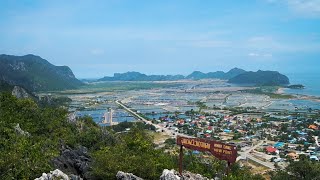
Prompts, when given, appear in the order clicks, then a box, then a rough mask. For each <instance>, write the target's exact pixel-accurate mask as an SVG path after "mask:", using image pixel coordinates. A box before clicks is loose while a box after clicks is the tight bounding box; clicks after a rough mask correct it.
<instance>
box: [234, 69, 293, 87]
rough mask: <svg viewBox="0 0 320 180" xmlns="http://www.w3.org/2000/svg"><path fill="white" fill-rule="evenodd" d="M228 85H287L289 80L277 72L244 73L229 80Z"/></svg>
mask: <svg viewBox="0 0 320 180" xmlns="http://www.w3.org/2000/svg"><path fill="white" fill-rule="evenodd" d="M228 82H229V83H235V84H253V85H288V84H289V83H290V82H289V78H288V77H287V76H285V75H283V74H280V73H279V72H277V71H261V70H259V71H257V72H251V71H250V72H246V73H243V74H240V75H238V76H235V77H234V78H231V79H229V81H228Z"/></svg>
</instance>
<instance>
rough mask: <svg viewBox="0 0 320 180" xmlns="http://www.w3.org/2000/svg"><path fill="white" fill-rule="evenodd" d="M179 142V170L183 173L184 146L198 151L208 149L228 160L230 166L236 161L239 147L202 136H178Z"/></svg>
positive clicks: (221, 158)
mask: <svg viewBox="0 0 320 180" xmlns="http://www.w3.org/2000/svg"><path fill="white" fill-rule="evenodd" d="M177 144H178V145H180V146H181V147H180V160H179V164H180V166H179V172H180V174H181V173H182V156H183V152H182V147H185V148H188V149H191V150H196V151H202V152H204V151H207V152H210V153H211V154H212V155H213V156H215V157H217V158H218V159H220V160H226V161H227V162H228V166H230V165H231V164H232V163H234V162H236V159H237V147H236V146H233V145H229V144H225V143H221V142H219V141H214V140H208V139H201V138H188V137H182V136H178V137H177Z"/></svg>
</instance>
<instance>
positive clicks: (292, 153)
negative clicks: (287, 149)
mask: <svg viewBox="0 0 320 180" xmlns="http://www.w3.org/2000/svg"><path fill="white" fill-rule="evenodd" d="M287 156H288V157H289V158H291V159H292V160H296V159H299V155H298V154H297V153H295V152H291V153H289V154H287Z"/></svg>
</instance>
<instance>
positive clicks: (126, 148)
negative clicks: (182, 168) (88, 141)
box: [93, 128, 176, 179]
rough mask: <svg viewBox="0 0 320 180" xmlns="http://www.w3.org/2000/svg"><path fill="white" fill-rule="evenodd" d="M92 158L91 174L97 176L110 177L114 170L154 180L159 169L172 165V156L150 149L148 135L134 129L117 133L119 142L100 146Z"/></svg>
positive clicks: (173, 164)
mask: <svg viewBox="0 0 320 180" xmlns="http://www.w3.org/2000/svg"><path fill="white" fill-rule="evenodd" d="M93 157H94V160H95V161H94V164H93V174H94V176H95V177H96V178H98V179H114V178H115V174H116V173H117V172H118V171H124V172H130V173H133V174H135V175H137V176H139V177H142V178H145V179H158V178H159V177H160V175H161V173H162V171H163V169H166V168H167V169H171V168H174V167H176V164H175V161H174V159H173V158H172V157H171V156H170V155H168V154H166V153H164V152H163V151H162V150H161V149H154V145H153V143H152V137H150V135H148V134H147V133H146V132H145V131H141V130H140V129H138V128H133V129H132V130H131V131H129V132H128V133H127V134H121V135H120V142H119V143H117V144H116V145H115V146H111V147H103V148H101V149H100V150H98V151H96V152H94V153H93Z"/></svg>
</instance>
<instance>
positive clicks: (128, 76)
mask: <svg viewBox="0 0 320 180" xmlns="http://www.w3.org/2000/svg"><path fill="white" fill-rule="evenodd" d="M245 72H246V71H245V70H243V69H239V68H233V69H231V70H230V71H228V72H226V73H225V72H223V71H217V72H209V73H203V72H200V71H194V72H193V73H191V74H190V75H188V76H183V75H146V74H142V73H139V72H126V73H114V75H113V77H108V76H106V77H104V78H101V79H99V80H98V81H174V80H182V79H194V80H199V79H213V78H214V79H230V78H233V77H235V76H237V75H239V74H242V73H245Z"/></svg>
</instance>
